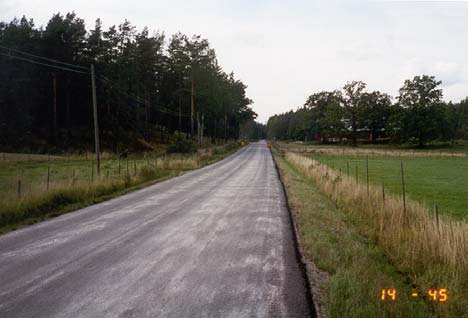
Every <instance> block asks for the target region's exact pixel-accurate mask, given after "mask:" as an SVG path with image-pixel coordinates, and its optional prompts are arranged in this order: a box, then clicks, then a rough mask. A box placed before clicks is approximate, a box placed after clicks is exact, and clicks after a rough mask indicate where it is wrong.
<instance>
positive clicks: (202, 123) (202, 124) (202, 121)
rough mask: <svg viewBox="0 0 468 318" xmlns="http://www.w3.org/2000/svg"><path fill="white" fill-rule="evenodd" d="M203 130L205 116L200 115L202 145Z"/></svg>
mask: <svg viewBox="0 0 468 318" xmlns="http://www.w3.org/2000/svg"><path fill="white" fill-rule="evenodd" d="M203 129H205V115H204V114H203V113H202V114H201V133H200V143H202V144H203Z"/></svg>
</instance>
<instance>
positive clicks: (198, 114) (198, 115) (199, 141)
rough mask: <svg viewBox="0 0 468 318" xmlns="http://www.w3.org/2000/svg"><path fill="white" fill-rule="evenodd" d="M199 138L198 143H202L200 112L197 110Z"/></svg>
mask: <svg viewBox="0 0 468 318" xmlns="http://www.w3.org/2000/svg"><path fill="white" fill-rule="evenodd" d="M197 139H198V144H199V145H200V144H201V131H200V113H199V112H197Z"/></svg>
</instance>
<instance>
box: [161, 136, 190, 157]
mask: <svg viewBox="0 0 468 318" xmlns="http://www.w3.org/2000/svg"><path fill="white" fill-rule="evenodd" d="M195 151H197V146H196V145H195V143H194V142H193V141H192V140H190V139H185V138H184V137H183V136H181V135H178V136H177V137H176V139H175V141H174V142H173V143H172V144H170V145H169V146H167V149H166V152H167V153H193V152H195Z"/></svg>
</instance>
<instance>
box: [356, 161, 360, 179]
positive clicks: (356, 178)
mask: <svg viewBox="0 0 468 318" xmlns="http://www.w3.org/2000/svg"><path fill="white" fill-rule="evenodd" d="M358 182H359V177H358V165H357V164H356V184H357V183H358Z"/></svg>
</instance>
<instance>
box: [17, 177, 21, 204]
mask: <svg viewBox="0 0 468 318" xmlns="http://www.w3.org/2000/svg"><path fill="white" fill-rule="evenodd" d="M17 192H18V199H21V179H18V187H17Z"/></svg>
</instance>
